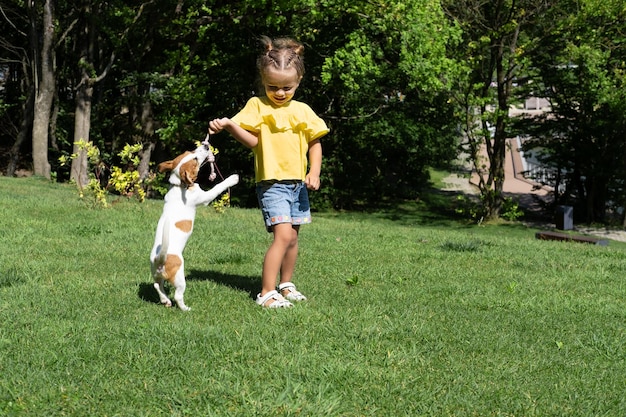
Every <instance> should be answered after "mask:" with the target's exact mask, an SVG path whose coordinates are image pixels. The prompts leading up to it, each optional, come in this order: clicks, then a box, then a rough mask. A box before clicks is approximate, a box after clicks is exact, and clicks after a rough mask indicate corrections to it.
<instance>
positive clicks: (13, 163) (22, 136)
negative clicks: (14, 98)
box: [7, 76, 35, 176]
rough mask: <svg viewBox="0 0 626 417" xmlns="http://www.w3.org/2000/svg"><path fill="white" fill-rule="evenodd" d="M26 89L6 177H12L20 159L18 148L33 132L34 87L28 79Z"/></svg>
mask: <svg viewBox="0 0 626 417" xmlns="http://www.w3.org/2000/svg"><path fill="white" fill-rule="evenodd" d="M26 84H27V85H26V89H27V98H26V101H25V102H24V104H23V105H22V123H21V125H20V131H19V132H18V134H17V139H16V140H15V143H13V146H11V150H10V151H9V164H8V166H7V175H8V176H14V175H15V171H16V170H17V162H18V161H19V159H20V148H21V147H22V144H23V143H24V142H26V140H27V139H28V138H29V136H30V134H31V133H32V131H33V107H34V105H35V87H34V86H33V84H32V82H31V80H30V79H29V77H28V76H27V77H26Z"/></svg>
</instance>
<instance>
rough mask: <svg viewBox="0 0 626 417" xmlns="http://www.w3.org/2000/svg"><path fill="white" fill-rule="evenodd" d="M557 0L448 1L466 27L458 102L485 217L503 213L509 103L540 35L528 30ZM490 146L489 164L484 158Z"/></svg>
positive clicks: (459, 52)
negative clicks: (477, 177)
mask: <svg viewBox="0 0 626 417" xmlns="http://www.w3.org/2000/svg"><path fill="white" fill-rule="evenodd" d="M552 3H553V2H551V1H549V0H544V1H540V2H537V1H535V0H521V1H514V0H495V1H487V0H461V1H456V0H455V1H446V2H445V4H446V10H447V13H448V15H449V16H450V18H452V19H453V20H454V21H456V22H457V23H458V24H459V25H460V27H461V28H462V29H463V37H464V42H462V43H461V45H462V47H463V49H457V50H456V52H455V57H456V58H457V59H459V60H460V61H462V62H465V63H466V65H467V67H466V68H467V69H466V75H467V76H466V78H465V79H463V80H461V83H460V84H459V86H458V87H457V88H458V89H457V91H456V102H457V103H458V104H459V106H460V108H461V109H462V113H463V119H464V122H463V125H462V126H463V130H464V133H465V136H466V143H465V151H466V152H467V153H468V154H469V156H470V159H471V161H472V163H473V165H474V169H475V170H476V172H478V174H479V184H478V186H479V189H480V193H481V198H482V203H483V211H484V218H485V219H494V218H497V217H499V214H500V210H501V208H502V203H503V195H502V189H503V184H504V161H505V156H506V139H507V138H508V137H509V135H510V133H509V128H510V118H509V106H510V105H511V104H512V100H513V98H514V83H515V82H516V80H517V79H518V77H519V76H520V74H522V75H523V74H524V70H525V68H526V62H527V60H526V54H527V51H528V50H532V48H533V45H534V43H535V42H536V39H534V38H532V37H530V36H528V30H529V29H531V28H532V27H533V25H536V24H537V22H538V21H540V20H541V19H542V16H543V13H544V11H545V10H547V9H548V8H549V7H550V6H551V4H552ZM483 150H484V152H485V154H486V157H487V164H485V163H484V161H483V159H482V152H483Z"/></svg>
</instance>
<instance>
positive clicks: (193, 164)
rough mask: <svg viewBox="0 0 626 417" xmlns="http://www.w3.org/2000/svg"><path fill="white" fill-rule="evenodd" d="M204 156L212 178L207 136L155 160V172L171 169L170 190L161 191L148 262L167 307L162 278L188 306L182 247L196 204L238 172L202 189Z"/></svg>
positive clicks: (214, 193)
mask: <svg viewBox="0 0 626 417" xmlns="http://www.w3.org/2000/svg"><path fill="white" fill-rule="evenodd" d="M205 160H208V162H210V164H211V175H210V177H209V179H211V180H213V179H215V171H214V161H215V157H214V156H213V153H212V152H211V147H210V145H209V141H208V136H207V139H206V140H205V141H204V142H203V143H202V144H201V145H200V146H199V147H198V148H197V149H196V150H195V151H193V152H185V153H183V154H182V155H179V156H178V157H176V158H175V159H173V160H171V161H165V162H162V163H161V164H159V166H158V169H159V172H165V171H171V174H170V179H169V182H170V184H172V186H171V188H170V190H169V191H168V192H167V194H165V205H164V206H163V214H162V215H161V218H160V219H159V223H158V225H157V229H156V236H155V238H154V246H153V247H152V252H151V253H150V264H151V270H152V277H153V278H154V288H155V289H156V290H157V292H158V293H159V298H160V300H161V303H162V304H164V305H165V306H167V307H171V306H172V301H171V300H170V299H169V298H168V297H167V295H166V294H165V291H164V287H163V284H164V280H167V281H168V282H169V283H170V284H171V285H172V286H173V287H174V288H175V291H174V301H176V304H177V305H178V307H179V308H180V309H181V310H184V311H187V310H190V308H189V307H187V306H186V305H185V302H184V301H183V296H184V293H185V287H186V282H185V262H184V260H183V250H184V249H185V245H186V244H187V240H188V239H189V237H190V236H191V232H192V231H193V223H194V219H195V217H196V207H197V206H199V205H201V204H202V205H205V206H206V205H208V204H209V203H210V202H211V201H213V200H215V199H216V198H217V197H218V196H219V195H220V194H222V193H223V192H224V191H226V190H227V189H228V188H229V187H232V186H234V185H235V184H237V183H238V182H239V176H238V175H231V176H230V177H228V178H226V180H224V181H222V182H221V183H219V184H217V185H215V186H214V187H213V188H212V189H210V190H208V191H204V190H203V189H202V188H200V186H199V185H198V184H196V179H197V178H198V171H199V170H200V166H201V165H202V164H203V163H204V162H205Z"/></svg>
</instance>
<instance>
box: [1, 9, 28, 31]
mask: <svg viewBox="0 0 626 417" xmlns="http://www.w3.org/2000/svg"><path fill="white" fill-rule="evenodd" d="M0 12H2V16H3V17H4V20H6V21H7V22H8V23H9V25H11V26H13V29H15V30H16V31H17V33H19V34H20V35H22V36H26V33H24V32H22V31H21V30H19V29H18V28H17V26H15V25H14V24H13V22H11V19H9V17H8V16H7V15H6V13H4V9H3V8H2V5H0Z"/></svg>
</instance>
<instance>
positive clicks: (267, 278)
mask: <svg viewBox="0 0 626 417" xmlns="http://www.w3.org/2000/svg"><path fill="white" fill-rule="evenodd" d="M272 230H273V233H274V240H273V242H272V244H271V245H270V247H269V248H268V249H267V252H266V253H265V259H264V260H263V274H262V276H261V285H262V289H261V296H264V295H265V294H267V293H268V292H269V291H273V290H275V289H276V277H277V276H278V273H279V272H281V277H282V273H283V263H284V262H285V261H286V260H287V258H288V259H289V261H287V262H288V267H287V270H285V272H286V273H288V274H289V279H291V275H293V270H294V268H295V261H296V258H297V256H298V232H297V229H296V230H295V231H294V227H293V226H292V225H291V223H279V224H276V225H274V226H273V227H272ZM294 236H295V239H294ZM294 249H295V251H294ZM289 264H290V265H289ZM289 269H290V271H289Z"/></svg>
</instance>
